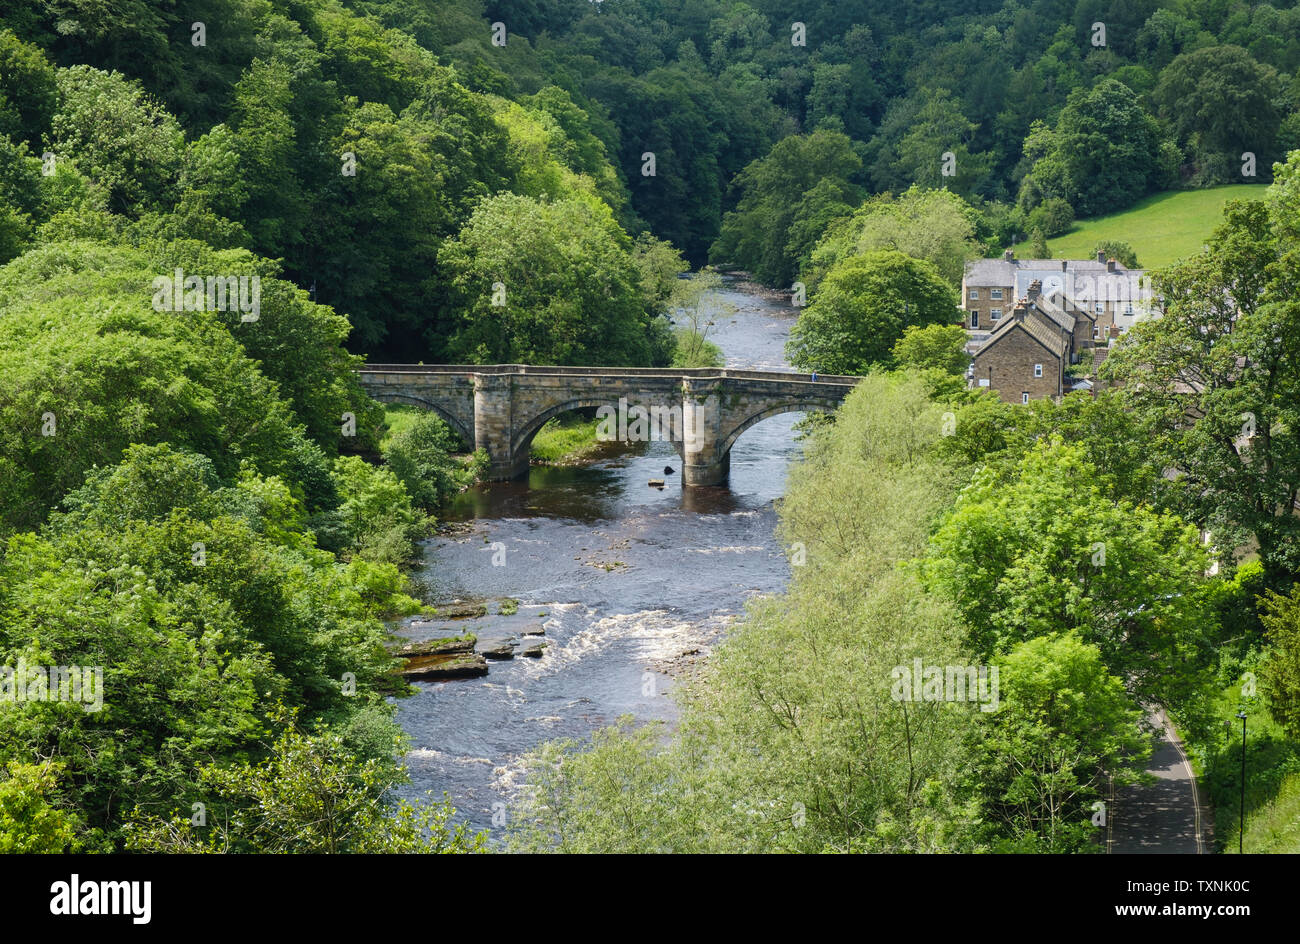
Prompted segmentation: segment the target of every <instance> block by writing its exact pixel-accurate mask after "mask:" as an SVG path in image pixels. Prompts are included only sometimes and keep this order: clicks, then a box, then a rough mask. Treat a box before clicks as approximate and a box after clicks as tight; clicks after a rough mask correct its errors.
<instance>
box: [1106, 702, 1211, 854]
mask: <svg viewBox="0 0 1300 944" xmlns="http://www.w3.org/2000/svg"><path fill="white" fill-rule="evenodd" d="M1148 720H1150V721H1151V722H1152V723H1153V724H1154V725H1155V726H1156V728H1157V734H1156V735H1155V736H1154V737H1155V752H1154V753H1153V754H1152V755H1151V761H1150V763H1148V764H1147V772H1148V773H1151V774H1154V775H1155V777H1156V782H1155V783H1152V784H1138V785H1136V786H1131V787H1125V788H1123V789H1121V790H1119V791H1118V796H1117V797H1116V798H1115V803H1114V806H1113V808H1112V810H1111V819H1110V824H1111V832H1110V843H1109V851H1110V852H1114V853H1143V852H1146V853H1182V854H1191V855H1195V854H1197V853H1203V852H1206V851H1207V849H1208V840H1207V836H1206V830H1207V829H1208V826H1209V820H1208V817H1207V816H1206V814H1205V813H1204V811H1202V810H1201V808H1200V806H1199V803H1200V802H1201V797H1200V794H1199V791H1198V787H1197V783H1196V778H1195V777H1194V776H1193V775H1192V767H1191V764H1189V763H1188V761H1187V757H1186V756H1185V755H1184V753H1183V747H1182V744H1181V743H1179V741H1178V738H1177V736H1176V735H1175V734H1174V732H1173V727H1172V726H1171V725H1170V724H1169V719H1168V718H1166V717H1165V713H1164V712H1163V711H1158V712H1154V713H1153V714H1152V715H1151V716H1150V718H1149V719H1148Z"/></svg>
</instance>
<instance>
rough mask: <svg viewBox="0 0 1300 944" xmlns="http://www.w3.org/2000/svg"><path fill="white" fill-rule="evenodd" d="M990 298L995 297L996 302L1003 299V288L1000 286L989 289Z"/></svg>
mask: <svg viewBox="0 0 1300 944" xmlns="http://www.w3.org/2000/svg"><path fill="white" fill-rule="evenodd" d="M989 298H991V299H993V300H994V301H995V302H1000V301H1002V289H1000V288H992V289H989Z"/></svg>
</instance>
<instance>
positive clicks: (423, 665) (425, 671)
mask: <svg viewBox="0 0 1300 944" xmlns="http://www.w3.org/2000/svg"><path fill="white" fill-rule="evenodd" d="M487 671H488V667H487V660H486V659H484V658H483V657H482V656H481V655H477V654H476V653H473V652H462V653H455V654H453V655H443V656H416V657H415V658H413V659H409V660H408V661H407V663H406V665H405V666H403V667H402V668H400V669H398V670H397V674H398V675H400V676H402V678H404V679H407V680H408V681H412V682H438V681H441V680H443V679H458V678H474V677H476V676H479V675H487Z"/></svg>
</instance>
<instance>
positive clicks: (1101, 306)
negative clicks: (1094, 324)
mask: <svg viewBox="0 0 1300 944" xmlns="http://www.w3.org/2000/svg"><path fill="white" fill-rule="evenodd" d="M1092 310H1093V311H1094V312H1096V313H1097V314H1099V315H1104V314H1106V303H1105V302H1097V304H1096V305H1094V306H1093V308H1092Z"/></svg>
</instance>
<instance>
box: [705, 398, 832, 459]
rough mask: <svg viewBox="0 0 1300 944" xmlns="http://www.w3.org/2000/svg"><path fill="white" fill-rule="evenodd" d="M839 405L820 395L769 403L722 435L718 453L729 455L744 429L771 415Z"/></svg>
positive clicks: (822, 410)
mask: <svg viewBox="0 0 1300 944" xmlns="http://www.w3.org/2000/svg"><path fill="white" fill-rule="evenodd" d="M839 407H840V401H839V400H830V399H825V398H820V397H819V398H811V397H810V398H807V399H803V398H800V399H791V400H783V401H781V402H779V403H772V404H769V405H767V406H765V407H763V409H761V410H758V411H757V412H755V413H753V414H751V415H750V416H748V417H746V418H745V419H743V420H741V421H740V422H739V423H737V424H736V425H735V426H733V427H732V429H731V431H730V432H729V433H727V434H726V435H725V436H723V437H722V441H721V443H720V444H719V447H718V454H719V455H721V456H728V455H730V454H731V447H732V446H734V445H735V444H736V440H737V439H739V438H740V437H741V435H743V434H744V432H745V430H747V429H749V428H750V427H751V426H755V425H757V424H759V423H761V422H763V420H766V419H771V418H772V417H773V416H780V415H781V414H782V413H813V412H817V413H834V412H835V411H836V410H838V409H839Z"/></svg>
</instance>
